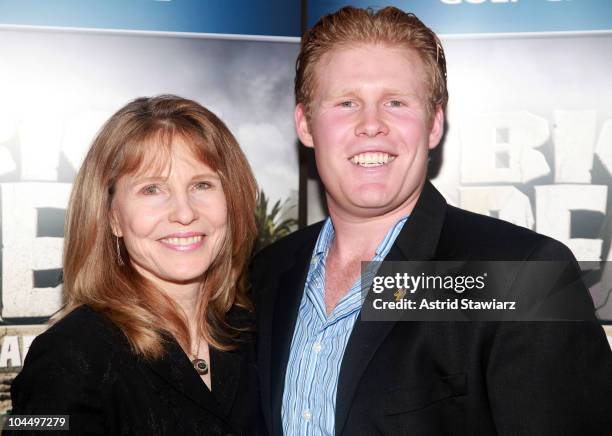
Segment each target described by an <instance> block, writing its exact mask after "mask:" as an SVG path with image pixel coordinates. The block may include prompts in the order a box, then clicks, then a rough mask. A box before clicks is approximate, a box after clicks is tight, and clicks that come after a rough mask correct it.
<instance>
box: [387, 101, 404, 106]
mask: <svg viewBox="0 0 612 436" xmlns="http://www.w3.org/2000/svg"><path fill="white" fill-rule="evenodd" d="M403 105H404V103H402V102H401V101H399V100H391V101H390V102H389V106H391V107H400V106H403Z"/></svg>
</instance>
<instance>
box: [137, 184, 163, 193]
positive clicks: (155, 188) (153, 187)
mask: <svg viewBox="0 0 612 436" xmlns="http://www.w3.org/2000/svg"><path fill="white" fill-rule="evenodd" d="M141 192H142V193H143V194H144V195H155V194H157V193H158V192H159V186H157V185H148V186H145V187H144V188H142V190H141Z"/></svg>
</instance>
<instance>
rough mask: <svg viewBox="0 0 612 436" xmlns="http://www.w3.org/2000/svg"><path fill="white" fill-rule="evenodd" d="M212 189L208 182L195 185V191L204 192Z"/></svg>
mask: <svg viewBox="0 0 612 436" xmlns="http://www.w3.org/2000/svg"><path fill="white" fill-rule="evenodd" d="M211 187H212V185H211V184H210V183H208V182H198V183H196V184H195V189H197V190H206V189H210V188H211Z"/></svg>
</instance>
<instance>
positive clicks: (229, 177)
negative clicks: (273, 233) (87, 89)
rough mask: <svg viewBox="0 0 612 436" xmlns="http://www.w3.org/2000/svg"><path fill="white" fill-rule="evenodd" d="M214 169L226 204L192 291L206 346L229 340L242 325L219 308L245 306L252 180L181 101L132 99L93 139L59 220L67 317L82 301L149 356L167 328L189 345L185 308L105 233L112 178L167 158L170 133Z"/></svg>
mask: <svg viewBox="0 0 612 436" xmlns="http://www.w3.org/2000/svg"><path fill="white" fill-rule="evenodd" d="M177 137H180V138H181V139H182V141H181V142H184V143H186V144H188V146H189V147H190V149H191V151H192V153H193V155H194V156H195V157H196V158H197V159H199V160H200V161H202V162H204V163H206V164H207V165H208V166H209V167H211V168H212V169H213V170H215V171H217V173H218V174H219V177H220V179H221V184H222V187H223V192H224V194H225V199H226V202H227V217H228V230H227V232H226V236H225V240H224V241H223V243H222V247H221V250H220V252H219V254H218V256H217V257H216V259H215V260H214V261H213V262H212V264H211V265H210V267H209V268H208V270H207V271H206V273H205V275H204V278H203V281H202V284H201V292H200V293H199V295H198V302H197V315H198V318H197V319H198V320H199V324H198V331H199V332H200V334H201V335H202V336H203V337H204V339H205V340H206V341H207V342H208V343H209V344H210V345H211V346H213V347H215V348H218V349H221V350H227V349H231V348H233V346H234V343H235V339H236V337H237V336H238V335H239V330H238V329H237V328H235V327H234V326H230V325H229V324H228V323H227V321H226V314H227V312H228V311H229V310H230V308H232V306H234V305H238V306H242V307H247V308H248V307H250V306H249V301H248V299H247V297H246V294H245V292H246V290H245V283H244V277H243V272H244V269H245V266H246V263H247V261H248V258H249V256H250V253H251V249H252V245H253V241H254V238H255V234H256V228H255V221H254V209H255V202H256V195H257V189H256V183H255V179H254V178H253V175H252V172H251V169H250V167H249V164H248V162H247V160H246V158H245V156H244V154H243V153H242V151H241V150H240V147H239V145H238V143H237V141H236V139H235V138H234V136H233V135H232V134H231V133H230V131H229V130H228V129H227V127H226V126H225V124H224V123H223V122H222V121H221V120H220V119H219V118H217V117H216V116H215V115H214V114H213V113H212V112H210V111H208V110H207V109H205V108H204V107H202V106H201V105H199V104H198V103H196V102H194V101H191V100H187V99H184V98H180V97H176V96H172V95H162V96H158V97H151V98H138V99H136V100H134V101H132V102H130V103H129V104H127V105H126V106H124V107H123V108H122V109H120V110H119V111H118V112H117V113H115V114H114V115H113V116H112V117H111V118H110V119H109V120H108V121H107V122H106V123H105V124H104V126H103V127H102V129H101V130H100V132H99V133H98V135H97V136H96V138H95V139H94V141H93V143H92V145H91V148H90V149H89V152H88V153H87V156H86V157H85V160H84V162H83V165H82V166H81V169H80V171H79V173H78V175H77V177H76V180H75V183H74V186H73V190H72V195H71V197H70V203H69V206H68V211H67V217H66V231H65V240H64V258H63V264H64V265H63V268H64V294H65V297H66V303H67V304H66V311H65V312H66V313H67V312H70V311H71V310H73V309H74V308H76V307H78V306H80V305H83V304H87V305H89V306H90V307H91V308H93V309H94V310H96V311H98V312H100V313H103V314H104V315H106V316H107V317H108V318H109V319H110V320H112V321H113V322H114V323H115V324H116V325H117V326H119V328H120V329H121V330H122V331H123V333H124V334H125V336H126V337H127V339H128V341H129V343H130V345H131V346H132V348H133V350H134V351H135V352H136V353H137V354H139V355H142V356H144V357H148V358H156V357H159V356H160V355H161V353H162V352H163V336H164V334H167V333H169V334H171V335H172V336H173V337H174V338H175V339H176V340H177V341H178V342H179V344H180V345H181V346H182V347H183V349H184V350H190V349H191V338H190V335H189V331H188V326H187V320H186V317H185V314H184V313H183V311H182V310H181V309H180V308H179V307H178V305H177V304H176V303H175V302H174V301H173V300H172V299H171V298H170V297H168V296H167V295H166V294H165V293H164V292H163V291H162V290H160V289H157V288H156V287H155V286H154V285H153V284H152V283H151V282H150V281H148V280H146V279H145V278H144V277H143V276H142V275H140V274H139V273H138V272H137V271H136V270H135V269H134V268H133V267H132V266H131V264H130V262H129V254H128V253H127V251H126V250H125V246H124V245H123V243H122V242H121V239H119V241H120V242H119V244H120V250H121V257H122V258H123V261H124V264H123V265H120V264H119V262H118V257H117V246H116V243H117V241H116V240H115V239H114V236H113V233H112V230H111V203H112V199H113V193H114V187H115V183H116V181H117V180H118V178H119V177H121V176H122V175H124V174H131V173H134V172H136V171H142V170H143V168H144V167H146V166H149V165H165V163H166V162H168V158H169V155H170V153H171V149H172V147H173V143H174V142H175V141H174V139H175V138H177Z"/></svg>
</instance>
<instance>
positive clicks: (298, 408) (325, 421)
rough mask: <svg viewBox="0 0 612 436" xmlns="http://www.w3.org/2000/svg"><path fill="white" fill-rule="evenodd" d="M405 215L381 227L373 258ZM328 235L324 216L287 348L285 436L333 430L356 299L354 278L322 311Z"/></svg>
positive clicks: (382, 250)
mask: <svg viewBox="0 0 612 436" xmlns="http://www.w3.org/2000/svg"><path fill="white" fill-rule="evenodd" d="M407 218H408V217H404V218H402V219H401V220H399V221H398V222H397V223H396V224H395V225H394V226H393V228H392V229H391V230H389V231H388V232H387V234H386V236H385V237H384V239H383V240H382V242H381V243H380V244H379V246H378V248H377V249H376V253H375V255H374V258H373V259H372V260H373V261H381V260H384V258H385V256H386V255H387V253H388V252H389V250H390V249H391V246H392V245H393V243H394V242H395V239H396V238H397V235H398V234H399V233H400V231H401V230H402V227H403V226H404V223H405V222H406V220H407ZM333 240H334V226H333V224H332V221H331V219H330V218H328V219H327V221H326V222H325V224H324V225H323V228H322V229H321V232H320V233H319V237H318V239H317V243H316V245H315V248H314V251H313V253H312V258H311V261H310V268H309V270H308V275H307V277H306V284H305V286H304V294H303V295H302V300H301V303H300V308H299V312H298V317H297V321H296V325H295V330H294V332H293V340H292V342H291V350H290V352H289V361H288V363H287V372H286V373H285V390H284V392H283V405H282V411H281V415H282V422H283V432H284V434H285V435H291V436H293V435H317V436H318V435H333V434H334V426H335V413H336V390H337V387H338V376H339V375H340V364H341V363H342V357H343V356H344V350H345V348H346V344H347V342H348V339H349V336H350V335H351V331H352V330H353V325H354V324H355V320H356V319H357V316H358V315H359V312H360V309H361V303H362V301H361V285H360V278H358V279H357V281H356V282H355V283H354V284H353V286H352V287H351V289H350V290H349V291H348V293H347V294H346V295H344V297H343V298H342V299H341V300H340V301H339V302H338V304H337V305H336V307H335V308H334V310H333V312H332V313H331V314H330V315H329V316H327V313H326V310H325V301H324V296H325V259H326V258H327V253H328V251H329V248H330V247H331V244H332V241H333ZM285 292H294V290H293V289H291V290H290V289H287V290H285Z"/></svg>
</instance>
